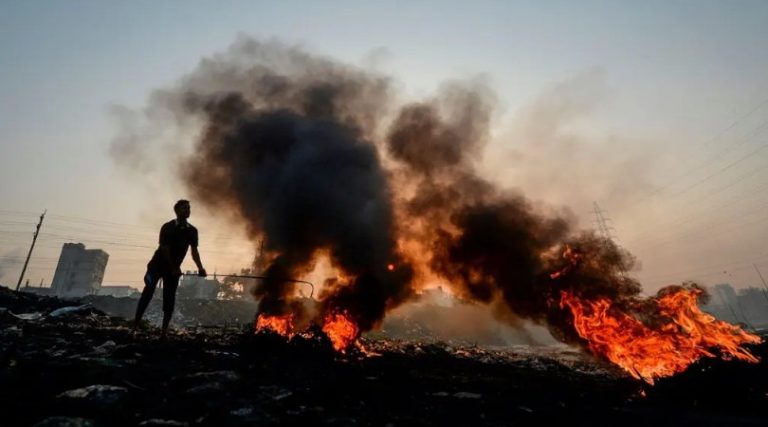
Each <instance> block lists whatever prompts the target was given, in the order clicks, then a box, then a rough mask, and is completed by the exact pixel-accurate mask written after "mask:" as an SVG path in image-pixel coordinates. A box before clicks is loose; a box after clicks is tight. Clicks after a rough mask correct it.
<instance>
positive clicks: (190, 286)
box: [177, 271, 221, 299]
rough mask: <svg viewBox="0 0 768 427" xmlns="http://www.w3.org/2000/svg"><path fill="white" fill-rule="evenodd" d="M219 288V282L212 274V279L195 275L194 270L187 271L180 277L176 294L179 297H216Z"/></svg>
mask: <svg viewBox="0 0 768 427" xmlns="http://www.w3.org/2000/svg"><path fill="white" fill-rule="evenodd" d="M220 290H221V284H220V283H219V281H218V280H217V279H216V276H215V275H214V277H213V279H207V278H205V277H200V276H196V275H195V272H193V271H187V274H185V275H184V276H182V277H181V281H180V282H179V288H178V291H177V295H178V296H179V298H194V299H216V297H217V296H218V295H219V291H220Z"/></svg>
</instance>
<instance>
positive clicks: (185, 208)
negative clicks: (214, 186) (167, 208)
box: [173, 199, 191, 219]
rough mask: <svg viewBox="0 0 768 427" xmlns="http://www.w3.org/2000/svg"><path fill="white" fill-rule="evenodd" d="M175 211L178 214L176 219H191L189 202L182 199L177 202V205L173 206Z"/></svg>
mask: <svg viewBox="0 0 768 427" xmlns="http://www.w3.org/2000/svg"><path fill="white" fill-rule="evenodd" d="M173 211H174V212H176V218H178V219H187V218H189V214H190V211H191V208H190V206H189V200H184V199H182V200H179V201H178V202H176V204H175V205H173Z"/></svg>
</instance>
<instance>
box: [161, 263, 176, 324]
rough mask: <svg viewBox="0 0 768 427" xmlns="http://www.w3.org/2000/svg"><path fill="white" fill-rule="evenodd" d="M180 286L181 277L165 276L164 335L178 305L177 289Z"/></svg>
mask: <svg viewBox="0 0 768 427" xmlns="http://www.w3.org/2000/svg"><path fill="white" fill-rule="evenodd" d="M178 286H179V276H175V275H167V276H163V335H165V333H166V331H168V325H169V324H170V323H171V317H172V316H173V308H174V306H175V305H176V288H177V287H178Z"/></svg>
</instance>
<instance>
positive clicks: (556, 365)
mask: <svg viewBox="0 0 768 427" xmlns="http://www.w3.org/2000/svg"><path fill="white" fill-rule="evenodd" d="M66 306H77V304H73V303H72V302H67V301H62V300H57V299H51V298H41V297H37V296H32V295H27V294H18V293H14V292H11V291H8V290H5V289H2V290H0V405H1V406H2V408H3V415H2V417H3V419H2V424H3V425H7V426H11V425H48V426H51V425H57V426H63V425H97V426H113V425H117V426H122V425H126V426H128V425H145V426H146V425H217V426H219V425H295V424H299V423H301V424H306V425H364V426H365V425H392V426H399V425H433V424H435V425H491V426H497V425H498V426H505V425H515V424H524V425H527V424H537V425H541V424H545V423H546V424H549V423H562V422H567V423H569V424H570V423H577V422H578V423H579V424H581V423H590V424H598V425H601V424H614V425H617V424H622V425H648V424H651V423H653V424H696V425H766V423H768V381H766V380H767V379H768V375H766V374H767V373H768V367H767V366H766V362H765V361H763V362H761V363H759V364H746V363H742V362H724V361H720V360H715V359H708V360H704V361H701V362H699V363H697V364H695V365H693V366H692V367H691V368H690V369H689V370H688V371H686V372H684V373H682V374H680V375H678V376H675V377H672V378H668V379H664V380H661V381H659V382H658V383H657V384H656V385H654V386H650V385H648V384H645V383H642V382H639V381H637V380H635V379H633V378H631V377H629V376H628V375H626V374H624V373H623V372H622V371H620V370H618V369H615V368H614V367H612V366H610V365H608V364H606V363H604V362H601V361H598V360H594V359H593V358H591V357H589V356H588V355H586V354H584V353H582V352H580V351H578V350H576V349H570V348H568V347H541V348H537V347H524V346H520V347H511V348H509V347H507V348H487V347H478V346H451V345H448V344H444V343H430V344H424V343H421V342H419V341H415V340H410V341H395V340H388V339H382V338H375V339H373V338H370V339H364V340H363V341H362V344H363V347H364V348H365V351H361V350H358V349H354V350H351V351H349V352H348V353H347V354H339V353H336V352H334V351H333V350H332V349H331V348H330V346H329V344H328V342H327V341H326V340H325V339H324V338H322V337H321V336H319V335H316V336H313V337H310V338H305V337H295V338H294V339H292V340H291V341H289V342H287V341H286V340H285V339H284V338H282V337H279V336H273V335H267V334H259V335H256V334H254V333H253V331H252V326H251V324H250V323H244V324H242V325H239V326H233V325H230V326H227V327H224V326H220V327H206V328H203V327H198V328H187V329H183V330H177V331H176V332H175V333H174V334H172V335H171V336H170V337H169V338H168V339H167V340H165V341H161V340H160V339H159V333H158V330H157V329H156V328H154V327H152V326H147V327H146V328H145V329H144V330H143V331H142V332H141V333H140V334H138V335H137V336H134V335H133V334H132V333H131V331H130V329H129V328H128V323H127V322H126V320H124V319H123V318H119V317H110V316H108V315H106V314H104V313H103V312H100V311H98V310H96V309H94V308H92V307H90V306H85V307H79V308H77V309H76V310H72V311H69V312H66V313H61V311H59V312H56V311H55V310H56V309H57V308H61V307H66ZM35 313H39V315H37V314H35ZM20 314H28V316H21V317H22V318H19V317H18V315H20ZM753 350H754V351H755V352H756V353H758V354H759V355H761V356H762V357H763V360H765V359H764V358H765V356H766V355H768V346H766V345H765V344H762V345H760V346H758V347H755V348H753Z"/></svg>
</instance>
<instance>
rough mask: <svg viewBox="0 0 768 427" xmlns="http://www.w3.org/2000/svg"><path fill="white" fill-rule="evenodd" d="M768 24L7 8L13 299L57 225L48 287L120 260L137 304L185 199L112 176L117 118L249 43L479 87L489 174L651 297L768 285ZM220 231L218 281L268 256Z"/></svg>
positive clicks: (399, 8) (325, 9)
mask: <svg viewBox="0 0 768 427" xmlns="http://www.w3.org/2000/svg"><path fill="white" fill-rule="evenodd" d="M577 4H578V5H577ZM766 23H768V2H765V1H721V2H710V1H643V2H637V1H624V2H617V1H582V2H573V1H562V2H560V1H541V2H533V1H530V2H513V1H498V2H484V1H473V2H451V1H430V2H427V1H423V2H399V3H397V2H360V1H354V2H352V1H350V2H340V1H337V2H330V1H323V2H321V1H316V2H315V1H302V2H298V1H297V2H293V1H280V2H255V1H247V2H245V1H243V2H235V1H230V2H214V1H210V2H201V1H162V2H157V1H130V2H104V1H58V2H54V1H9V0H0V150H2V151H0V152H1V153H2V155H0V282H1V283H3V284H5V285H15V283H16V280H17V278H18V274H19V271H20V269H21V263H22V261H23V258H24V255H26V251H27V249H28V245H29V242H30V239H31V235H32V232H33V230H34V224H35V223H36V220H37V217H38V216H39V214H40V213H41V212H42V211H43V210H44V209H48V216H47V217H46V221H45V223H44V225H43V229H42V233H41V235H40V238H39V240H38V246H37V248H36V250H35V253H34V256H33V259H32V262H31V264H30V268H29V271H28V274H27V277H29V278H30V280H31V281H32V282H33V283H35V284H37V283H38V282H39V281H40V280H41V279H42V280H44V281H45V282H46V283H50V281H51V279H52V277H53V270H54V268H55V263H56V259H57V257H58V253H59V251H60V248H61V244H62V243H63V242H65V241H82V242H83V243H85V244H86V245H87V246H89V247H98V248H102V249H105V250H106V251H107V252H109V253H110V256H111V257H110V262H109V266H108V268H107V274H106V279H105V282H106V283H105V284H107V285H115V284H131V285H134V286H138V285H139V284H140V280H141V276H142V274H143V269H144V265H145V263H146V261H147V260H148V259H149V257H150V255H151V253H152V251H153V249H154V246H155V243H156V233H157V230H158V229H159V226H160V224H161V223H162V222H163V221H166V220H168V219H170V218H171V217H172V216H173V212H172V210H171V205H172V203H173V201H175V199H177V198H179V197H183V196H185V195H184V194H179V193H178V187H176V186H175V185H174V184H171V183H166V182H146V180H141V179H139V178H137V177H136V176H135V175H131V174H129V173H126V172H124V171H121V170H120V169H119V168H117V167H116V166H115V163H114V162H113V160H112V159H111V158H110V157H109V155H108V148H109V144H110V141H111V140H112V138H113V137H114V136H115V135H116V133H117V131H118V130H117V124H116V121H115V118H114V115H113V112H114V111H115V109H116V107H117V106H121V107H127V108H130V109H137V110H138V109H141V108H142V107H143V106H144V105H145V104H146V102H147V97H148V96H149V94H150V93H151V91H152V90H154V89H159V88H163V87H168V86H170V85H173V84H174V82H175V81H177V79H178V78H180V77H181V76H183V75H184V74H187V73H189V72H191V71H192V70H193V69H194V67H195V66H196V65H197V64H198V62H199V61H200V60H201V58H203V57H206V56H209V55H211V54H214V53H216V52H219V51H222V50H225V49H226V48H227V47H228V46H229V45H230V44H231V43H232V42H234V41H235V40H236V39H237V37H238V36H244V35H247V36H251V37H255V38H259V39H268V38H277V39H279V40H282V41H284V42H286V43H290V44H298V45H301V46H303V47H304V48H305V49H306V50H308V51H310V52H312V53H314V54H320V55H324V56H328V57H331V58H334V59H336V60H339V61H343V62H347V63H351V64H355V65H357V66H362V67H370V68H374V69H376V70H378V71H379V72H382V73H386V74H388V75H391V76H393V78H394V79H395V81H396V82H397V86H398V88H399V89H400V90H401V91H402V96H404V97H420V96H428V95H430V94H431V93H433V92H434V90H435V89H436V88H437V87H439V85H440V82H443V81H446V80H448V79H466V78H473V79H482V80H484V81H486V82H487V84H488V85H489V86H490V87H491V88H492V89H493V90H494V91H495V92H496V95H497V97H498V100H499V109H498V112H497V116H496V118H495V122H494V125H493V126H494V128H493V133H494V139H493V141H492V143H491V144H490V145H489V147H488V151H487V155H486V157H485V158H484V160H483V170H484V172H485V173H486V174H487V176H488V177H490V178H492V179H494V180H496V181H498V182H500V183H502V184H503V185H505V186H508V187H515V188H520V189H522V190H523V191H524V192H525V193H526V194H527V195H528V196H529V197H531V198H532V199H535V200H541V201H542V202H545V203H548V204H551V205H554V206H568V207H569V208H570V209H571V210H572V211H573V212H574V213H575V214H576V215H578V216H579V218H580V225H581V226H582V227H584V228H590V227H592V226H593V224H592V220H593V219H594V215H593V214H592V213H591V212H592V211H593V202H594V201H596V202H598V203H599V205H600V207H601V208H602V209H603V210H605V211H606V213H605V215H606V216H607V217H610V219H611V225H612V226H613V227H614V230H613V233H614V235H615V236H616V237H617V238H618V239H619V242H620V243H621V244H623V245H625V246H626V247H627V248H628V249H629V250H630V251H632V252H633V253H635V255H637V257H638V259H639V261H640V262H641V264H642V268H641V269H640V270H639V271H637V272H635V273H634V274H636V275H637V276H638V277H639V278H640V279H641V281H642V282H643V283H644V284H645V287H646V289H647V290H648V291H653V290H655V289H658V288H659V287H660V286H662V285H664V284H668V283H672V282H675V281H681V280H686V279H691V280H699V281H701V282H703V283H704V284H714V283H719V282H731V283H733V284H734V285H736V286H740V287H743V286H749V285H758V284H759V279H758V277H757V275H756V272H755V270H754V267H753V264H756V265H757V266H759V267H761V268H762V269H763V270H764V271H765V274H768V248H767V247H766V244H765V242H766V240H767V238H768V198H767V197H765V195H766V194H768V25H766ZM218 219H219V216H217V215H216V213H215V212H205V211H202V210H199V209H198V210H195V207H194V206H193V217H192V218H191V222H193V223H194V224H196V225H198V228H200V229H201V254H202V256H203V259H204V261H205V264H206V266H207V267H208V268H209V271H213V270H217V271H219V272H224V271H230V270H234V269H236V268H237V267H239V266H242V265H244V264H246V263H247V262H248V260H249V259H250V258H251V257H252V252H251V249H250V247H249V246H247V245H246V243H245V242H244V240H243V239H242V238H240V237H238V236H239V235H240V234H239V233H238V232H237V230H231V229H227V227H226V225H225V224H221V221H218ZM186 265H188V266H190V267H191V266H192V263H191V261H190V260H187V264H186Z"/></svg>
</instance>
